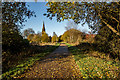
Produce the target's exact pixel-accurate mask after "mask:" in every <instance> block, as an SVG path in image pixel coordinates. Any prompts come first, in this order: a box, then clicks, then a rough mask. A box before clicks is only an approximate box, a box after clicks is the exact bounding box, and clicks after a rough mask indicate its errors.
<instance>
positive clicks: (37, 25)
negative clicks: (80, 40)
mask: <svg viewBox="0 0 120 80" xmlns="http://www.w3.org/2000/svg"><path fill="white" fill-rule="evenodd" d="M27 4H28V5H29V6H30V7H29V8H30V9H31V10H33V11H34V12H35V14H36V17H31V18H30V19H28V20H27V22H26V23H25V26H24V27H23V29H22V30H21V32H22V31H23V30H25V29H28V28H32V29H33V30H34V31H35V32H36V33H37V32H38V31H40V32H41V31H42V26H43V21H44V23H45V29H46V33H48V35H49V36H52V35H53V32H55V33H56V34H57V35H58V36H60V35H62V34H63V33H64V32H65V31H66V30H65V26H66V24H67V22H68V21H67V20H66V21H63V22H57V20H56V18H53V19H52V20H50V19H49V18H47V17H46V16H43V14H44V13H46V12H47V6H45V5H46V2H27ZM79 29H80V30H81V31H83V30H87V31H90V30H89V28H88V26H87V25H86V24H85V25H84V27H83V26H81V25H80V24H79Z"/></svg>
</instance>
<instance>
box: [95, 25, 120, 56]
mask: <svg viewBox="0 0 120 80" xmlns="http://www.w3.org/2000/svg"><path fill="white" fill-rule="evenodd" d="M95 43H96V44H97V49H98V50H99V51H102V52H105V53H106V54H109V55H110V56H111V57H112V58H117V57H119V58H120V39H119V36H117V35H116V34H115V33H113V32H112V31H111V30H110V29H109V28H108V27H106V26H104V27H102V28H101V29H100V30H99V32H98V34H97V35H96V37H95Z"/></svg>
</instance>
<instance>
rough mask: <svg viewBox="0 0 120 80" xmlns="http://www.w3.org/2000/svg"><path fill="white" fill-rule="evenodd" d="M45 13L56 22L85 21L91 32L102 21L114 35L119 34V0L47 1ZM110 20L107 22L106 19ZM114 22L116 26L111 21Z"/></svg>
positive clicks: (97, 27)
mask: <svg viewBox="0 0 120 80" xmlns="http://www.w3.org/2000/svg"><path fill="white" fill-rule="evenodd" d="M47 6H48V9H47V13H45V14H44V15H45V16H47V17H49V19H52V18H53V17H56V19H57V21H58V22H61V21H64V20H65V19H72V20H74V22H76V23H81V22H82V24H85V23H87V24H88V26H89V27H90V28H92V29H93V32H95V31H97V30H98V29H99V28H100V26H101V23H102V22H103V23H104V24H105V25H106V26H107V27H108V28H109V29H111V30H112V31H113V32H114V33H116V35H118V36H120V32H119V30H120V26H119V23H120V22H119V21H120V19H119V11H120V8H119V6H120V2H109V3H108V2H48V3H47ZM108 19H109V20H111V21H110V22H108V21H107V20H108ZM113 22H116V24H117V25H116V26H113V25H112V24H111V23H113Z"/></svg>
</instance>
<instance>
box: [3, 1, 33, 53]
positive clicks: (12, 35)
mask: <svg viewBox="0 0 120 80" xmlns="http://www.w3.org/2000/svg"><path fill="white" fill-rule="evenodd" d="M2 6H3V7H2V36H3V37H2V45H3V50H7V51H14V50H15V48H16V51H17V50H18V49H21V47H22V46H23V43H24V41H23V38H22V36H21V35H20V29H21V27H22V26H24V24H23V23H24V22H26V21H27V19H28V18H30V17H32V16H35V14H34V11H31V10H30V9H28V7H27V6H28V5H27V4H26V3H25V2H2ZM24 46H25V45H24ZM12 49H13V50H12Z"/></svg>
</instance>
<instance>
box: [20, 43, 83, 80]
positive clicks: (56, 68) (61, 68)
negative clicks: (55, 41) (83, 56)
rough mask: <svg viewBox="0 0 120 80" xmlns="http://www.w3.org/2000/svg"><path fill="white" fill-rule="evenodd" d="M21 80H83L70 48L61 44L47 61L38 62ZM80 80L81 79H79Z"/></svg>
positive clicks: (47, 57) (46, 58)
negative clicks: (52, 79)
mask: <svg viewBox="0 0 120 80" xmlns="http://www.w3.org/2000/svg"><path fill="white" fill-rule="evenodd" d="M19 78H31V79H35V78H38V79H39V78H63V79H64V78H81V75H80V70H79V68H78V65H77V64H76V63H75V60H74V56H73V55H72V54H70V53H69V51H68V47H67V46H66V45H65V44H61V45H60V46H59V47H58V48H57V49H56V50H55V51H54V52H52V53H51V54H50V55H48V56H46V57H45V59H43V60H41V61H37V62H36V63H35V65H34V66H33V67H31V68H30V70H29V71H27V72H25V73H24V74H22V75H21V76H19ZM78 80H79V79H78Z"/></svg>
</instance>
